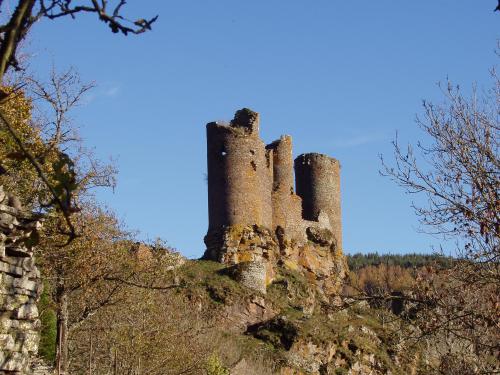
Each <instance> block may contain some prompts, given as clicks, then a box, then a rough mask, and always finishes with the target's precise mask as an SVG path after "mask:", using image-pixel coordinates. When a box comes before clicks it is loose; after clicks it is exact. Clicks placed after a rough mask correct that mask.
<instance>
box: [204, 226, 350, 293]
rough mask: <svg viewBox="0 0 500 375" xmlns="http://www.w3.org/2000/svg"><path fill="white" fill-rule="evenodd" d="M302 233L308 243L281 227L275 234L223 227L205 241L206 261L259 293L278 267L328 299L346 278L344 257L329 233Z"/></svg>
mask: <svg viewBox="0 0 500 375" xmlns="http://www.w3.org/2000/svg"><path fill="white" fill-rule="evenodd" d="M304 233H307V236H308V239H307V240H305V239H304V240H302V241H299V240H296V239H290V237H288V236H287V233H286V232H285V231H284V230H283V229H282V228H281V227H279V228H278V229H277V230H276V233H273V232H272V231H270V230H269V229H267V228H265V227H262V226H258V225H253V226H238V225H233V226H230V227H225V228H223V229H222V230H220V231H217V232H215V231H213V232H211V233H210V234H209V235H207V236H206V237H205V243H206V245H207V251H206V253H205V258H206V259H213V260H216V261H218V262H221V263H224V264H226V265H228V266H229V267H230V268H229V272H230V273H231V274H232V275H233V277H234V278H235V279H236V280H238V281H240V282H241V284H242V285H245V286H246V287H249V288H251V289H253V290H257V291H259V292H261V293H266V289H267V286H269V285H270V284H271V283H272V282H273V280H275V278H276V269H277V268H278V267H284V268H287V269H290V270H293V271H297V272H299V273H301V274H302V275H304V276H305V277H306V278H307V280H308V281H309V282H310V283H311V284H312V285H314V286H316V287H317V291H318V292H319V295H321V296H323V297H325V298H326V299H329V298H330V297H333V296H335V295H336V294H337V293H338V292H339V289H340V284H341V281H342V280H343V279H344V277H345V275H346V272H347V265H346V262H345V257H344V256H343V254H342V251H341V250H340V249H338V248H337V246H336V241H335V238H334V236H333V235H332V233H331V232H330V231H329V230H328V229H326V228H318V227H315V226H310V227H307V228H306V229H305V231H304Z"/></svg>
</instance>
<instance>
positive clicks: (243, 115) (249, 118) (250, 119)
mask: <svg viewBox="0 0 500 375" xmlns="http://www.w3.org/2000/svg"><path fill="white" fill-rule="evenodd" d="M231 126H232V127H234V128H241V129H244V131H245V133H247V134H252V135H256V136H259V114H258V113H257V112H254V111H252V110H251V109H248V108H242V109H240V110H239V111H236V113H235V115H234V119H232V120H231Z"/></svg>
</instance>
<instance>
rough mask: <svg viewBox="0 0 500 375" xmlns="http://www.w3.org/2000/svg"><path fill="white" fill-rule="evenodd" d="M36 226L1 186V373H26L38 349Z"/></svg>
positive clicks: (33, 217) (17, 202) (34, 220)
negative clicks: (34, 251) (34, 256)
mask: <svg viewBox="0 0 500 375" xmlns="http://www.w3.org/2000/svg"><path fill="white" fill-rule="evenodd" d="M39 225H40V222H39V218H38V217H36V216H33V215H32V214H29V213H26V212H24V211H23V210H22V208H21V206H20V204H19V201H18V200H17V199H15V198H14V197H12V196H10V195H8V194H6V193H5V192H4V190H3V188H2V186H0V375H3V374H5V375H7V374H9V375H11V374H29V373H30V370H29V368H30V358H31V357H32V356H33V355H34V354H36V352H37V350H38V341H39V334H38V328H39V325H40V322H39V320H38V309H37V306H36V303H37V301H38V297H39V294H40V291H41V282H40V273H39V271H38V270H37V268H36V266H35V261H34V258H33V246H34V245H35V243H36V241H37V229H38V227H39Z"/></svg>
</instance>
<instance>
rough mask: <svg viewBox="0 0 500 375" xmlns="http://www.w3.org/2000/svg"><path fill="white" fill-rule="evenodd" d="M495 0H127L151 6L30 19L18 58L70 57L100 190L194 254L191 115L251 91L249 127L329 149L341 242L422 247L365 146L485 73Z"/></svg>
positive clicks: (196, 165)
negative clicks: (106, 176)
mask: <svg viewBox="0 0 500 375" xmlns="http://www.w3.org/2000/svg"><path fill="white" fill-rule="evenodd" d="M495 6H496V1H493V0H488V1H487V0H480V1H478V0H475V1H456V0H453V1H452V0H440V1H435V0H427V1H388V0H381V1H338V0H336V1H334V0H315V1H305V0H301V1H299V0H287V1H284V0H281V1H277V0H253V1H243V0H240V1H234V0H217V1H215V0H214V1H207V0H197V1H189V0H182V1H139V0H130V1H129V4H128V5H127V8H126V13H127V14H128V15H130V18H141V17H146V16H152V15H155V14H159V16H160V17H159V19H158V22H157V23H156V24H155V25H154V30H153V31H152V32H150V33H147V34H143V35H141V36H129V37H122V36H121V35H114V34H111V33H110V32H109V31H108V29H107V27H106V26H105V25H103V24H101V23H100V22H98V21H97V20H96V19H95V17H93V16H83V17H77V20H71V19H66V20H59V21H53V22H51V21H47V20H45V21H43V22H42V23H40V24H38V25H36V26H35V28H34V30H33V33H32V35H31V37H30V46H29V50H30V51H32V53H33V54H34V56H33V58H32V68H33V69H34V70H35V71H38V72H39V73H40V74H44V72H46V71H47V70H48V68H49V67H50V65H51V64H52V63H55V65H56V67H58V68H59V69H64V68H66V67H68V66H69V65H73V66H75V67H76V68H77V69H78V70H79V72H80V73H81V75H82V77H83V78H84V79H85V80H89V81H90V80H93V81H95V82H96V83H97V84H98V87H97V88H96V89H95V90H94V92H93V94H92V96H91V97H89V98H88V100H87V103H86V104H85V106H83V107H81V108H80V109H79V110H78V111H77V112H75V114H74V116H73V117H74V119H75V122H76V123H77V124H79V125H80V126H81V133H82V135H83V136H84V138H85V142H86V145H87V146H89V147H94V148H95V151H96V154H97V155H99V156H100V157H101V158H103V159H107V158H109V157H113V158H115V160H116V164H117V166H118V168H119V175H118V186H117V189H116V190H115V192H114V193H112V192H99V194H98V196H99V198H100V199H101V200H102V201H103V202H104V203H105V204H107V205H108V206H110V207H112V208H113V209H114V210H115V211H116V212H117V213H118V215H119V216H120V217H121V218H123V220H124V221H125V222H126V223H127V225H128V227H129V228H132V229H138V230H139V231H140V232H141V237H142V238H150V239H154V238H155V237H162V238H163V239H165V240H167V241H168V243H169V244H170V245H171V246H173V247H175V248H177V249H178V250H180V251H181V252H182V253H183V254H185V255H187V256H190V257H198V256H201V254H202V252H203V250H204V244H203V236H204V234H205V232H206V229H207V225H208V220H207V191H206V190H207V187H206V183H205V177H204V175H205V173H206V155H205V153H206V144H205V124H206V123H207V122H209V121H212V120H221V119H231V118H232V115H233V113H234V111H235V110H236V109H239V108H242V107H249V108H252V109H253V110H255V111H258V112H260V114H261V129H262V132H261V133H262V134H261V135H262V137H263V139H264V140H265V141H267V142H270V141H272V140H274V139H276V138H278V137H279V136H280V135H281V134H290V135H292V137H293V141H294V148H295V154H296V155H298V154H300V153H303V152H321V153H325V154H329V155H331V156H333V157H336V158H338V159H340V161H341V164H342V202H343V220H344V246H345V249H346V250H347V251H348V252H357V251H362V252H366V251H374V250H378V251H382V252H409V251H420V252H429V251H431V245H436V244H438V243H439V240H438V239H435V238H432V237H430V236H428V235H424V234H421V233H418V232H417V231H416V229H417V227H418V223H417V221H416V219H415V217H414V214H413V211H412V209H411V208H410V204H411V200H412V198H413V197H410V196H407V195H405V194H404V193H403V192H402V191H401V190H400V189H399V188H398V187H396V186H395V185H393V183H391V182H390V181H389V180H387V179H385V178H382V177H380V176H379V174H378V170H379V169H380V163H379V160H378V154H380V153H382V154H384V155H385V156H386V157H388V158H390V156H391V146H390V141H391V139H392V138H393V137H394V134H395V132H396V131H398V132H399V134H400V138H401V140H402V141H403V142H404V141H416V140H417V139H421V138H422V133H421V132H420V130H418V129H417V127H416V125H415V122H414V119H415V115H416V114H418V113H420V112H421V100H422V99H424V98H426V99H439V98H440V97H439V91H438V89H437V87H436V83H437V82H438V81H443V80H446V77H447V76H449V77H450V79H452V80H453V81H454V82H456V83H460V84H462V85H463V86H469V85H470V84H471V83H473V82H477V84H478V86H479V87H480V88H487V87H488V85H489V81H488V69H489V68H490V67H491V66H492V65H494V64H496V62H497V60H496V57H495V55H494V49H495V46H496V40H497V38H498V37H499V33H498V27H499V25H500V14H494V13H493V11H492V10H493V8H494V7H495Z"/></svg>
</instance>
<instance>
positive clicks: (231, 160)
mask: <svg viewBox="0 0 500 375" xmlns="http://www.w3.org/2000/svg"><path fill="white" fill-rule="evenodd" d="M207 164H208V165H207V167H208V212H209V231H210V230H213V229H217V228H220V227H222V226H231V225H236V224H241V225H253V224H257V225H263V226H267V227H271V225H272V209H271V184H272V173H273V166H272V160H271V159H270V157H269V153H268V152H267V151H266V150H265V145H264V142H262V140H261V139H260V138H259V115H258V114H257V113H255V112H251V111H249V110H245V109H242V110H240V111H238V112H237V113H236V116H235V118H234V120H232V121H231V123H230V124H229V126H227V125H221V124H218V123H216V122H212V123H209V124H207Z"/></svg>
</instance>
